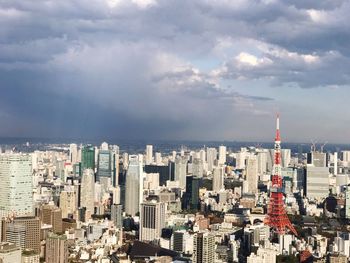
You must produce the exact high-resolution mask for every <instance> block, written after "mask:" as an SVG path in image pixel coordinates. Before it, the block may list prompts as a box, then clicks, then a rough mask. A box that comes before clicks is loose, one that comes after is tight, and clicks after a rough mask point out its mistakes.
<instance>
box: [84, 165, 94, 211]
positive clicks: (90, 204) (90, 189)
mask: <svg viewBox="0 0 350 263" xmlns="http://www.w3.org/2000/svg"><path fill="white" fill-rule="evenodd" d="M94 200H95V176H94V171H93V170H92V169H85V170H84V171H83V175H82V177H81V186H80V206H81V207H85V208H86V210H87V211H89V212H90V213H91V214H94V210H95V209H94V207H95V205H94Z"/></svg>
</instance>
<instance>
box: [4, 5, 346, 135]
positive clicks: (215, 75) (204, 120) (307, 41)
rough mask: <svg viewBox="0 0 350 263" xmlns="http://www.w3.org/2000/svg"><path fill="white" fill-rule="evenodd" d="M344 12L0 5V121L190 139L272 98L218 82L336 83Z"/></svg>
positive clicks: (342, 76) (21, 130)
mask: <svg viewBox="0 0 350 263" xmlns="http://www.w3.org/2000/svg"><path fill="white" fill-rule="evenodd" d="M348 11H350V5H349V3H348V2H347V1H340V0H335V1H330V0H326V1H312V0H307V1H268V0H266V1H258V0H252V1H241V0H237V1H231V0H218V1H212V0H205V1H199V0H194V1H184V0H159V1H156V0H153V1H152V0H133V1H125V0H115V1H113V0H108V1H100V0H99V1H97V0H93V1H83V0H61V1H53V0H52V1H47V0H45V1H44V0H36V1H20V0H12V1H5V0H2V1H1V0H0V23H1V27H0V76H1V79H0V91H1V98H0V120H3V121H4V122H7V123H8V124H9V125H8V127H13V129H12V130H13V131H14V132H15V133H16V134H17V135H25V134H26V133H30V134H32V135H35V134H38V135H40V136H45V135H47V136H51V135H55V136H56V135H60V134H65V135H66V134H67V135H69V134H77V135H79V134H85V135H86V136H97V135H102V136H109V137H125V136H130V137H138V136H146V137H147V136H154V137H157V138H159V137H160V138H171V137H173V138H176V137H181V136H185V137H186V136H188V137H191V136H193V134H196V133H198V131H200V132H202V131H203V130H204V129H203V127H207V126H208V125H211V124H212V123H213V122H214V121H215V120H216V119H217V118H218V117H219V118H220V117H221V116H226V115H227V112H232V116H230V117H235V118H237V120H239V118H242V119H243V118H244V116H243V115H244V114H246V115H249V114H250V115H260V114H262V113H264V112H266V111H269V110H271V107H272V106H271V104H273V103H274V102H275V100H274V98H271V97H270V96H254V95H248V94H249V92H247V94H245V93H244V92H238V91H237V90H236V88H237V87H236V86H235V85H227V84H226V83H225V82H226V81H228V80H232V79H233V80H237V79H242V78H243V79H248V80H260V79H265V80H266V79H267V80H268V81H269V82H270V85H288V84H291V83H292V84H294V85H296V86H299V87H302V88H309V87H318V86H337V85H346V84H347V83H348V81H349V76H350V72H349V61H350V60H349V51H348V50H349V43H350V37H349V36H350V34H349V33H350V32H349V27H348V26H346V25H347V24H348V23H347V22H348V19H347V13H348ZM221 42H224V43H226V42H227V43H228V44H227V43H226V44H225V45H226V46H225V45H223V47H222V46H220V43H221ZM246 42H249V45H246ZM231 49H232V50H235V51H231ZM218 54H224V55H218ZM242 54H243V55H244V54H246V55H247V54H248V56H245V57H244V56H240V55H242ZM203 57H213V58H214V59H215V60H216V63H214V64H215V66H211V70H203V69H201V66H203V68H208V65H206V63H209V62H207V61H206V60H203V61H201V58H203ZM213 58H211V59H212V60H213ZM195 60H199V62H198V63H196V65H197V66H195V63H193V61H195ZM339 63H341V64H342V65H344V66H343V67H342V68H341V69H340V70H339V69H338V67H337V65H339ZM217 65H222V66H217ZM213 108H215V113H214V112H213V110H212V109H213ZM11 120H12V121H11ZM18 123H22V125H18ZM222 125H228V124H222ZM227 127H230V126H223V127H221V128H227ZM9 132H11V129H10V128H7V129H2V130H0V134H1V135H8V133H9ZM206 132H207V134H209V135H211V134H210V133H209V131H206ZM203 136H205V135H203Z"/></svg>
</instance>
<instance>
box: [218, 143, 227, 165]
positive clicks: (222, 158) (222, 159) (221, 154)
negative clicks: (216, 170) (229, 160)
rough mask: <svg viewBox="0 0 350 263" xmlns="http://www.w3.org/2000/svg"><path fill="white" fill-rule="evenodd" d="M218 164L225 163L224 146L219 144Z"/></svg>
mask: <svg viewBox="0 0 350 263" xmlns="http://www.w3.org/2000/svg"><path fill="white" fill-rule="evenodd" d="M218 163H219V164H221V165H222V164H225V163H226V146H223V145H221V146H219V161H218Z"/></svg>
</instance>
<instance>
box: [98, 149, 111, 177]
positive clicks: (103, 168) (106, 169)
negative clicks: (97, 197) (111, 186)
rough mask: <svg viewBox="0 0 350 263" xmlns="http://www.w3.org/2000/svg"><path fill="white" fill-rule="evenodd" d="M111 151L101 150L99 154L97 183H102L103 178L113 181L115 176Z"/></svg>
mask: <svg viewBox="0 0 350 263" xmlns="http://www.w3.org/2000/svg"><path fill="white" fill-rule="evenodd" d="M112 157H113V156H112V153H111V151H110V150H108V149H107V150H100V151H99V153H98V161H97V177H96V179H97V181H100V178H101V177H107V178H110V179H111V180H112V175H113V167H112V165H113V158H112Z"/></svg>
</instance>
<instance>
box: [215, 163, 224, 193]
mask: <svg viewBox="0 0 350 263" xmlns="http://www.w3.org/2000/svg"><path fill="white" fill-rule="evenodd" d="M224 174H225V172H224V167H223V166H220V167H215V168H214V172H213V191H215V192H216V193H218V192H219V191H220V190H222V189H224Z"/></svg>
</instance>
